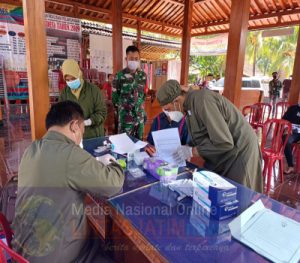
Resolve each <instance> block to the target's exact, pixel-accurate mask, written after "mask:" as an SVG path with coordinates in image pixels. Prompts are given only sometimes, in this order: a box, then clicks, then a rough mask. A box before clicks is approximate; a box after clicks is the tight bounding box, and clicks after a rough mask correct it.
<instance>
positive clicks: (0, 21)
mask: <svg viewBox="0 0 300 263" xmlns="http://www.w3.org/2000/svg"><path fill="white" fill-rule="evenodd" d="M0 56H1V59H2V60H3V71H2V72H3V73H4V74H3V80H5V81H3V82H2V83H3V85H4V84H5V87H3V90H4V89H5V99H9V100H14V99H27V98H28V80H27V71H26V48H25V34H24V25H23V13H22V9H21V8H19V7H14V6H12V5H8V4H0ZM1 98H2V99H3V98H4V96H3V94H2V95H1Z"/></svg>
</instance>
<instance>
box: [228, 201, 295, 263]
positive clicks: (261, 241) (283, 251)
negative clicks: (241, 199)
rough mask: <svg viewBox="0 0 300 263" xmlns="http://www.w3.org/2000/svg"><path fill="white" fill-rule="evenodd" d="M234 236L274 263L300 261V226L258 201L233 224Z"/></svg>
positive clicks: (231, 226)
mask: <svg viewBox="0 0 300 263" xmlns="http://www.w3.org/2000/svg"><path fill="white" fill-rule="evenodd" d="M229 228H230V231H231V234H232V236H233V237H234V238H235V239H237V240H239V241H240V242H242V243H243V244H245V245H246V246H248V247H250V248H252V249H253V250H255V251H256V252H257V253H259V254H261V255H262V256H264V257H266V258H268V259H270V260H272V261H273V262H280V263H281V262H282V263H283V262H290V263H297V262H298V261H299V260H300V223H299V222H296V221H294V220H292V219H289V218H287V217H285V216H282V215H280V214H278V213H275V212H273V211H271V210H270V209H266V208H265V207H264V205H263V203H262V202H261V200H259V201H257V202H256V203H255V204H254V205H252V206H251V207H250V208H248V209H247V210H246V211H245V212H243V213H242V214H241V215H240V216H238V217H237V218H235V219H234V220H233V221H232V222H231V223H229Z"/></svg>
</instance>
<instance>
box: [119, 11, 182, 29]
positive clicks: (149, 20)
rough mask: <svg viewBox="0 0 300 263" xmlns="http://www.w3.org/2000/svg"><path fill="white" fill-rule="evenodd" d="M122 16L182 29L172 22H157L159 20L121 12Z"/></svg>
mask: <svg viewBox="0 0 300 263" xmlns="http://www.w3.org/2000/svg"><path fill="white" fill-rule="evenodd" d="M123 17H124V18H128V19H131V20H137V21H141V22H145V23H149V24H154V25H155V24H156V25H160V26H165V27H172V28H176V29H182V27H180V26H176V25H173V24H169V23H163V22H159V21H155V20H152V19H149V18H143V17H138V16H135V15H130V14H126V13H125V14H123Z"/></svg>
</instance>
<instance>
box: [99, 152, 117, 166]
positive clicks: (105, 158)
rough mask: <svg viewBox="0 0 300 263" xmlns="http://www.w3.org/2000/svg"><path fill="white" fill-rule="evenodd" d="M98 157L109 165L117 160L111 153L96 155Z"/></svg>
mask: <svg viewBox="0 0 300 263" xmlns="http://www.w3.org/2000/svg"><path fill="white" fill-rule="evenodd" d="M96 159H97V161H99V162H101V163H103V164H104V165H109V164H110V163H112V162H117V161H116V159H115V158H114V157H113V156H112V155H110V154H105V155H102V156H98V157H96Z"/></svg>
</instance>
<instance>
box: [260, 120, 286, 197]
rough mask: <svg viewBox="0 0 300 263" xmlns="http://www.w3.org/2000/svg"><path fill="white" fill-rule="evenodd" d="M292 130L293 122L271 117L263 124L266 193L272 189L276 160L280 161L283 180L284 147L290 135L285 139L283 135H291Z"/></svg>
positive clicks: (280, 172)
mask: <svg viewBox="0 0 300 263" xmlns="http://www.w3.org/2000/svg"><path fill="white" fill-rule="evenodd" d="M291 131H292V126H291V124H290V123H289V122H288V121H285V120H277V119H271V120H268V121H267V122H265V124H264V126H263V136H262V144H261V149H262V154H263V159H264V168H263V176H264V178H265V179H266V194H268V193H269V191H270V187H271V178H272V175H273V168H275V164H276V161H279V176H280V181H281V182H283V158H284V148H285V146H286V144H287V141H288V136H286V138H285V140H284V141H283V135H284V134H287V135H289V134H291ZM270 132H271V133H270ZM268 137H269V138H270V140H268Z"/></svg>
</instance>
